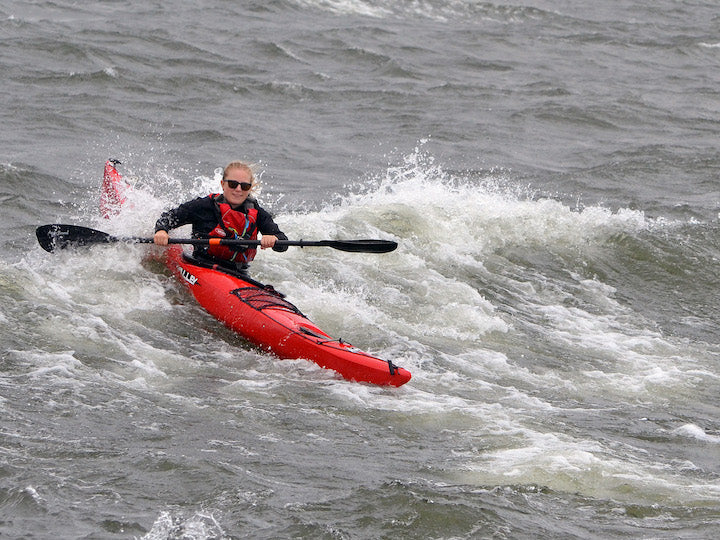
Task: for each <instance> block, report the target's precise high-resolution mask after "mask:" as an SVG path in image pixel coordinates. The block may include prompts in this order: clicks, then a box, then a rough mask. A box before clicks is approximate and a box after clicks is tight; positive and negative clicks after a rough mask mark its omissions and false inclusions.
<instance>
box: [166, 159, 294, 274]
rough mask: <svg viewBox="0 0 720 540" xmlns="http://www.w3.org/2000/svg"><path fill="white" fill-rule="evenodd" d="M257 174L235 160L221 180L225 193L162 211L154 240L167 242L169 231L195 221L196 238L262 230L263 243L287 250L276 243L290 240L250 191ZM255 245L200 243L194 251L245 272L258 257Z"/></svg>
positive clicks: (243, 235)
mask: <svg viewBox="0 0 720 540" xmlns="http://www.w3.org/2000/svg"><path fill="white" fill-rule="evenodd" d="M256 184H257V181H256V180H255V174H254V173H253V170H252V168H251V167H250V165H248V164H247V163H245V162H242V161H233V162H232V163H230V164H229V165H228V166H227V167H225V170H224V171H223V177H222V180H221V182H220V185H221V186H222V193H221V194H220V193H213V194H211V195H208V196H206V197H198V198H197V199H194V200H192V201H188V202H185V203H183V204H181V205H180V206H178V207H177V208H174V209H172V210H168V211H167V212H163V214H162V215H161V216H160V219H158V220H157V223H156V224H155V236H154V238H153V240H154V242H155V243H156V244H157V245H159V246H166V245H167V244H168V239H169V235H168V231H170V230H172V229H175V228H177V227H181V226H182V225H187V224H192V236H193V237H196V238H243V239H250V240H255V239H257V236H258V232H259V233H261V234H262V237H261V239H260V247H261V248H262V249H267V248H272V249H273V250H274V251H286V250H287V246H276V245H275V243H276V242H277V241H278V240H287V236H285V234H284V233H283V232H282V231H280V228H279V227H278V226H277V225H276V224H275V222H274V221H273V219H272V216H271V215H270V214H269V213H268V212H267V211H266V210H265V209H263V208H262V207H260V205H259V204H258V202H257V200H256V199H255V198H254V197H251V196H250V194H251V191H252V189H253V188H254V187H255V186H256ZM255 252H256V250H255V248H244V247H242V246H240V247H229V246H197V247H195V250H194V252H193V255H194V256H195V257H198V258H203V259H212V260H213V262H217V263H220V264H222V265H224V266H227V267H229V268H233V269H235V270H238V271H241V272H246V271H247V268H248V266H249V263H250V261H252V260H253V258H255Z"/></svg>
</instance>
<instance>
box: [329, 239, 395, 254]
mask: <svg viewBox="0 0 720 540" xmlns="http://www.w3.org/2000/svg"><path fill="white" fill-rule="evenodd" d="M319 244H320V245H325V246H328V247H332V248H335V249H338V250H340V251H349V252H351V253H390V252H391V251H394V250H395V249H397V246H398V245H397V242H392V241H390V240H321V241H320V242H319Z"/></svg>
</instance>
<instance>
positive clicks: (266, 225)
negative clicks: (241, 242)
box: [257, 207, 288, 251]
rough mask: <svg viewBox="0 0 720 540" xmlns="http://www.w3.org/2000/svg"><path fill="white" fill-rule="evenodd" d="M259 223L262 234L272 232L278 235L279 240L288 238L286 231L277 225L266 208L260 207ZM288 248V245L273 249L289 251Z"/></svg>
mask: <svg viewBox="0 0 720 540" xmlns="http://www.w3.org/2000/svg"><path fill="white" fill-rule="evenodd" d="M257 225H258V231H260V232H261V233H262V234H272V235H273V236H277V239H278V240H287V239H288V237H287V236H285V233H284V232H282V231H281V230H280V227H278V226H277V223H275V221H274V220H273V218H272V216H271V215H270V214H269V213H268V211H267V210H265V209H264V208H260V207H258V215H257ZM287 248H288V247H287V246H276V247H273V251H287Z"/></svg>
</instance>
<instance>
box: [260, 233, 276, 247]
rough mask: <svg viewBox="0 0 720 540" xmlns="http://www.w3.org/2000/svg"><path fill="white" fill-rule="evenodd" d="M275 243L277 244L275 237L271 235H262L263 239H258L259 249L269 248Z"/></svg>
mask: <svg viewBox="0 0 720 540" xmlns="http://www.w3.org/2000/svg"><path fill="white" fill-rule="evenodd" d="M275 242H277V236H274V235H272V234H267V235H263V237H262V238H261V239H260V248H261V249H267V248H271V247H273V246H274V245H275Z"/></svg>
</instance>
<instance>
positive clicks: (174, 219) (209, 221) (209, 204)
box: [155, 195, 287, 256]
mask: <svg viewBox="0 0 720 540" xmlns="http://www.w3.org/2000/svg"><path fill="white" fill-rule="evenodd" d="M217 202H220V203H223V202H226V201H225V198H224V197H223V196H222V195H221V196H220V198H218V199H217ZM251 208H256V209H257V228H258V231H259V232H260V233H262V234H272V235H274V236H277V238H278V240H287V236H285V233H283V232H282V231H281V230H280V227H278V226H277V224H276V223H275V221H273V218H272V216H271V215H270V213H269V212H268V211H267V210H265V209H264V208H262V207H261V206H260V205H259V204H258V202H257V200H255V199H254V198H250V197H248V198H247V199H246V200H245V202H244V203H242V204H241V205H240V206H239V207H234V208H233V210H238V211H240V212H243V213H247V212H248V210H250V209H251ZM189 224H192V236H193V237H194V238H208V236H209V234H210V232H211V231H212V230H213V229H214V228H215V227H217V226H218V225H219V221H218V213H217V210H216V207H215V201H213V199H212V197H210V196H207V197H198V198H197V199H193V200H191V201H188V202H185V203H183V204H181V205H180V206H178V207H177V208H173V209H172V210H168V211H166V212H163V213H162V214H161V215H160V218H159V219H158V220H157V222H156V223H155V232H157V231H160V230H163V231H170V230H171V229H175V228H177V227H182V226H183V225H189ZM198 247H200V248H201V249H198ZM202 248H203V246H196V248H195V252H194V254H195V255H196V256H197V255H200V256H207V255H206V254H205V249H202ZM272 249H273V251H287V246H275V247H273V248H272Z"/></svg>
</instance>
